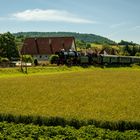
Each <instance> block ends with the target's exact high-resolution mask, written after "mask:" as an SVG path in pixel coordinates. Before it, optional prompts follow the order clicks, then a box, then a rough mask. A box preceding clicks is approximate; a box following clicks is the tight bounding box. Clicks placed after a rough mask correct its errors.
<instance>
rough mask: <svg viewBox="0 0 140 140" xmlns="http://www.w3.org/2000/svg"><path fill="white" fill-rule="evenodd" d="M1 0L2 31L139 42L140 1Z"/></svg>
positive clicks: (0, 19) (0, 25)
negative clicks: (48, 33) (62, 32)
mask: <svg viewBox="0 0 140 140" xmlns="http://www.w3.org/2000/svg"><path fill="white" fill-rule="evenodd" d="M0 2H1V4H0V33H3V32H7V31H10V32H12V33H13V32H26V31H43V32H53V31H66V32H67V31H70V32H79V33H93V34H97V35H101V36H104V37H108V38H110V39H112V40H115V41H117V42H118V41H120V40H127V41H134V42H136V43H140V16H139V14H140V0H22V1H20V0H0Z"/></svg>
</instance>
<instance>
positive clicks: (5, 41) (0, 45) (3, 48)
mask: <svg viewBox="0 0 140 140" xmlns="http://www.w3.org/2000/svg"><path fill="white" fill-rule="evenodd" d="M0 56H1V57H5V58H8V59H9V60H11V59H12V58H17V57H19V52H18V49H17V47H16V43H15V37H14V36H13V35H12V34H11V33H10V32H7V33H4V34H1V35H0Z"/></svg>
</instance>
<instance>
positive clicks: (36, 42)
mask: <svg viewBox="0 0 140 140" xmlns="http://www.w3.org/2000/svg"><path fill="white" fill-rule="evenodd" d="M62 49H63V50H65V51H69V50H73V51H76V45H75V39H74V37H36V38H35V37H34V38H26V39H25V40H24V43H23V46H22V49H21V54H22V55H32V57H33V58H34V59H36V60H38V61H44V60H48V58H49V56H50V55H52V54H55V53H56V52H59V51H61V50H62Z"/></svg>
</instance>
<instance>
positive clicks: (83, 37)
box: [14, 32, 116, 44]
mask: <svg viewBox="0 0 140 140" xmlns="http://www.w3.org/2000/svg"><path fill="white" fill-rule="evenodd" d="M14 35H15V36H25V37H54V36H55V37H56V36H58V37H59V36H61V37H65V36H73V37H75V39H76V40H80V41H84V42H87V43H99V44H116V43H115V42H114V41H112V40H110V39H108V38H105V37H102V36H99V35H95V34H82V33H75V32H19V33H14Z"/></svg>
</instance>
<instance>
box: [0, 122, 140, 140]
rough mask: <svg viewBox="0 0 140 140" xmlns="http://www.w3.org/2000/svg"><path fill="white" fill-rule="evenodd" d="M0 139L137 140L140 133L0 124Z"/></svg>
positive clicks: (90, 127) (139, 137)
mask: <svg viewBox="0 0 140 140" xmlns="http://www.w3.org/2000/svg"><path fill="white" fill-rule="evenodd" d="M0 139H1V140H5V139H6V140H14V139H20V140H22V139H26V140H32V139H33V140H44V139H45V140H48V139H56V140H57V139H61V140H66V139H67V140H78V139H79V140H80V139H84V140H90V139H95V140H103V139H108V140H138V139H140V132H139V131H137V130H133V131H130V130H129V131H124V132H119V131H111V130H108V129H101V128H97V127H95V126H94V125H89V126H83V127H81V128H80V129H76V128H74V127H71V126H66V127H62V126H55V127H53V126H38V125H33V124H29V125H25V124H14V123H7V122H1V123H0Z"/></svg>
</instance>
